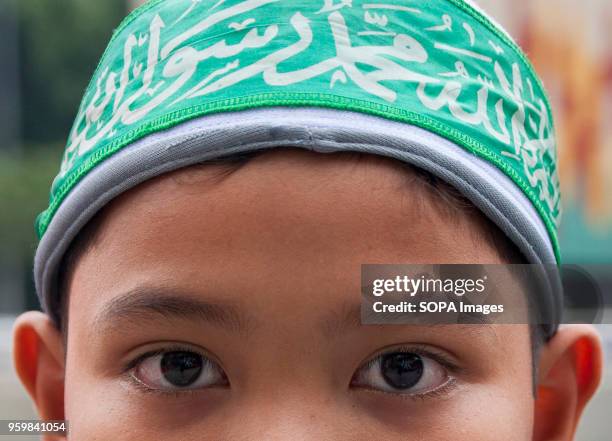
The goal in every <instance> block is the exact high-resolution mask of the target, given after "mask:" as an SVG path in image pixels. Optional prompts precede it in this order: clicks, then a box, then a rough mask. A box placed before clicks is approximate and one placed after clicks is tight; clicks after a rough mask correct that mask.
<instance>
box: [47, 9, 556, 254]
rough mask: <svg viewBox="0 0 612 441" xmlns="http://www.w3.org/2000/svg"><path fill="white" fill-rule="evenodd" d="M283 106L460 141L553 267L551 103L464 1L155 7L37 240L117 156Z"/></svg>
mask: <svg viewBox="0 0 612 441" xmlns="http://www.w3.org/2000/svg"><path fill="white" fill-rule="evenodd" d="M278 106H282V107H287V106H292V107H293V106H302V107H305V106H308V107H325V108H332V109H341V110H348V111H356V112H361V113H365V114H370V115H375V116H378V117H383V118H386V119H389V120H394V121H400V122H405V123H409V124H411V125H414V126H418V127H421V128H423V129H426V130H427V131H430V132H433V133H435V134H437V135H439V136H441V137H443V138H446V139H447V140H450V141H452V142H453V143H455V144H456V145H458V146H460V147H462V148H464V149H465V150H466V151H468V152H470V153H472V154H475V155H477V156H478V157H480V158H482V159H484V160H486V161H487V162H488V163H490V164H492V165H494V166H495V167H496V168H498V169H499V170H501V171H502V172H503V173H504V174H506V175H507V176H508V177H509V178H510V179H511V180H512V181H513V182H514V183H515V184H516V185H517V186H518V188H520V190H521V191H522V192H523V193H524V195H525V196H526V197H527V198H528V199H529V201H530V202H531V203H532V204H533V207H534V208H535V210H536V211H537V213H538V215H539V216H540V218H541V221H542V222H543V224H544V225H545V226H546V230H547V231H548V235H549V238H550V242H551V243H552V246H553V249H554V252H555V254H556V256H557V260H559V248H558V242H557V227H558V223H559V218H560V195H559V182H558V178H557V173H556V164H555V162H556V153H555V138H554V130H553V122H552V114H551V110H550V106H549V103H548V100H547V97H546V95H545V92H544V90H543V88H542V85H541V83H540V80H539V79H538V77H537V75H536V74H535V73H534V71H533V68H532V66H531V64H530V63H529V62H528V60H527V59H526V57H525V56H524V54H523V53H522V52H521V51H520V49H519V48H518V47H517V46H516V44H515V43H514V42H513V41H512V40H511V39H510V38H509V37H508V36H507V34H506V33H505V32H504V31H503V30H501V29H500V28H499V27H498V26H497V25H496V24H494V23H493V22H492V21H491V20H490V19H488V18H487V17H486V16H485V15H483V14H482V13H481V12H480V11H478V10H476V9H475V8H474V7H472V6H470V5H469V4H468V3H465V2H463V1H461V0H430V1H427V2H408V1H400V0H367V1H364V0H319V1H313V0H309V1H303V0H302V1H299V0H219V1H217V2H215V3H213V1H207V2H201V1H200V0H153V1H150V2H149V3H147V4H146V5H144V6H143V7H141V8H139V9H138V10H136V11H134V12H133V13H132V14H131V15H130V16H129V17H127V18H126V19H125V21H124V22H123V23H122V24H121V26H120V27H119V28H118V29H117V30H116V32H115V34H114V36H113V38H112V40H111V42H110V45H109V46H108V49H107V50H106V52H105V53H104V56H103V57H102V60H101V62H100V65H99V66H98V68H97V70H96V72H95V74H94V76H93V79H92V81H91V84H90V85H89V87H88V89H87V91H86V93H85V96H84V98H83V101H82V104H81V107H80V109H79V113H78V116H77V118H76V121H75V123H74V126H73V128H72V131H71V133H70V137H69V140H68V145H67V148H66V152H65V155H64V158H63V162H62V166H61V171H60V174H59V175H58V176H57V178H56V179H55V181H54V183H53V186H52V189H51V197H50V204H49V207H48V208H47V210H45V211H44V212H43V213H41V214H40V215H39V217H38V219H37V225H36V226H37V230H38V234H39V236H40V237H43V236H44V234H45V232H46V230H47V228H48V226H49V224H50V222H51V221H52V219H53V218H54V216H55V214H56V212H57V211H58V208H59V207H60V205H61V204H62V203H63V201H64V200H65V199H66V197H67V195H68V194H69V193H70V192H71V190H72V189H73V188H74V187H75V186H76V185H77V183H78V182H79V181H80V180H82V179H83V177H84V176H85V175H87V174H88V173H89V172H90V171H91V170H92V169H94V168H96V167H98V166H99V165H100V164H101V163H102V162H103V161H105V160H106V159H108V158H110V157H111V156H113V155H114V154H116V153H117V152H118V151H120V150H121V149H122V148H124V147H126V146H128V145H130V144H132V143H134V142H135V141H137V140H139V139H141V138H143V137H145V136H147V135H150V134H153V133H156V132H160V131H162V130H165V129H168V128H171V127H173V126H176V125H178V124H179V123H182V122H185V121H187V120H190V119H193V118H196V117H200V116H203V115H207V114H212V113H222V112H230V111H238V110H245V109H253V108H261V107H278Z"/></svg>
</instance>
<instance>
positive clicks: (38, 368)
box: [13, 311, 65, 441]
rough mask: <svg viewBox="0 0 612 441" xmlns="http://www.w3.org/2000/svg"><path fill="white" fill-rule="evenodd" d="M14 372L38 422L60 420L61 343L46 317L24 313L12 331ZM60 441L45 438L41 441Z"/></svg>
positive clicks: (62, 358)
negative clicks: (31, 403)
mask: <svg viewBox="0 0 612 441" xmlns="http://www.w3.org/2000/svg"><path fill="white" fill-rule="evenodd" d="M13 348H14V349H13V361H14V364H15V370H16V372H17V375H18V376H19V378H20V380H21V382H22V384H23V385H24V387H25V389H26V390H27V392H28V394H29V395H30V397H31V398H32V400H33V401H34V404H35V405H36V409H37V411H38V414H39V417H40V419H41V420H42V421H59V420H64V419H65V417H64V343H63V341H62V336H61V333H60V332H59V331H58V329H57V328H56V327H55V326H54V324H53V322H52V321H51V319H50V318H49V316H47V315H46V314H43V313H41V312H35V311H32V312H26V313H25V314H23V315H21V316H20V317H19V318H18V319H17V322H16V323H15V327H14V331H13ZM59 439H64V438H62V437H57V436H50V435H49V436H45V437H43V440H45V441H51V440H59Z"/></svg>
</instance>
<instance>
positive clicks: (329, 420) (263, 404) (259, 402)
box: [231, 388, 354, 441]
mask: <svg viewBox="0 0 612 441" xmlns="http://www.w3.org/2000/svg"><path fill="white" fill-rule="evenodd" d="M339 406H340V407H339ZM342 414H343V412H342V409H341V405H340V404H339V403H336V402H335V401H333V400H332V399H331V398H326V397H324V396H322V395H321V394H320V393H316V392H313V393H308V392H306V393H298V391H290V390H288V389H284V388H279V389H277V390H276V391H275V393H272V394H270V393H268V394H266V396H265V397H259V398H253V400H252V401H250V402H249V403H248V404H247V405H246V406H244V407H243V408H242V411H241V415H240V424H238V425H236V426H234V428H233V430H232V432H233V436H232V437H231V439H237V440H242V439H244V440H247V439H248V440H249V441H257V440H265V441H314V440H317V441H319V440H344V439H348V438H347V435H348V434H349V433H350V431H349V430H346V428H347V424H348V422H346V421H343V418H342V416H341V415H342ZM353 439H354V438H353Z"/></svg>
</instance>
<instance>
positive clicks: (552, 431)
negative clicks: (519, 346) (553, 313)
mask: <svg viewBox="0 0 612 441" xmlns="http://www.w3.org/2000/svg"><path fill="white" fill-rule="evenodd" d="M601 371H602V348H601V340H600V338H599V335H598V333H597V331H596V330H595V329H594V328H593V327H592V326H589V325H564V326H561V327H560V328H559V331H558V332H557V334H556V335H555V336H554V337H553V338H552V339H551V340H550V341H549V342H548V343H547V344H546V345H545V346H544V347H543V349H542V351H541V355H540V361H539V375H538V377H539V378H538V385H537V396H536V400H535V416H534V422H535V424H534V436H533V440H534V441H571V440H573V439H574V434H575V432H576V428H577V426H578V422H579V421H580V416H581V415H582V411H583V410H584V408H585V406H586V404H587V403H588V402H589V400H590V399H591V397H592V396H593V394H594V393H595V390H596V389H597V386H598V385H599V382H600V380H601Z"/></svg>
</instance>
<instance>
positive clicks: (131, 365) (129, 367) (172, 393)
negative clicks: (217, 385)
mask: <svg viewBox="0 0 612 441" xmlns="http://www.w3.org/2000/svg"><path fill="white" fill-rule="evenodd" d="M175 351H176V352H181V351H186V352H193V353H194V354H198V355H199V356H200V357H202V358H203V359H204V360H209V361H211V362H213V363H216V361H213V360H212V359H211V358H210V356H208V355H206V354H204V353H203V352H202V351H198V350H197V349H194V348H192V347H189V346H180V345H173V346H168V347H164V348H159V349H156V350H154V351H149V352H145V353H144V354H142V355H139V356H138V357H136V358H135V359H133V360H132V361H130V362H128V363H127V364H126V365H125V366H124V368H123V375H124V376H125V378H126V379H127V380H128V381H129V382H130V384H131V385H132V386H134V387H136V389H138V391H139V392H143V393H147V394H153V395H160V396H164V397H174V398H181V397H184V396H189V395H193V394H195V393H198V392H201V390H198V389H184V390H164V389H153V388H150V387H147V386H146V385H145V384H143V383H142V382H141V381H139V380H138V379H137V378H136V377H135V376H134V375H133V374H132V372H133V370H134V369H135V368H136V367H137V366H138V365H139V364H140V363H142V362H143V361H145V360H146V359H148V358H151V357H155V356H157V355H162V354H165V353H167V352H175Z"/></svg>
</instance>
